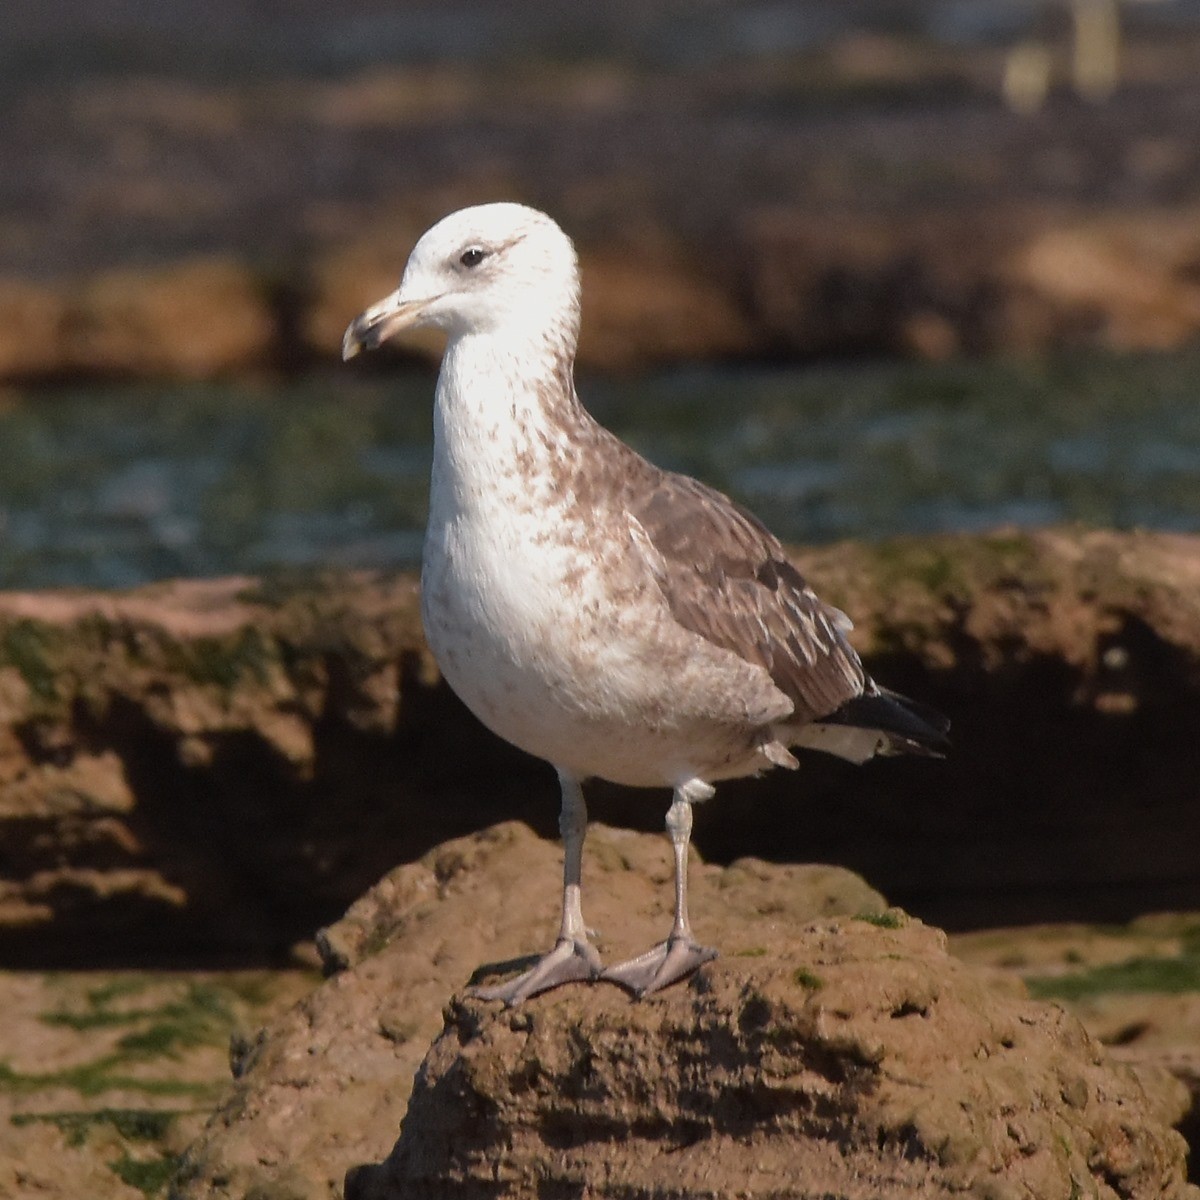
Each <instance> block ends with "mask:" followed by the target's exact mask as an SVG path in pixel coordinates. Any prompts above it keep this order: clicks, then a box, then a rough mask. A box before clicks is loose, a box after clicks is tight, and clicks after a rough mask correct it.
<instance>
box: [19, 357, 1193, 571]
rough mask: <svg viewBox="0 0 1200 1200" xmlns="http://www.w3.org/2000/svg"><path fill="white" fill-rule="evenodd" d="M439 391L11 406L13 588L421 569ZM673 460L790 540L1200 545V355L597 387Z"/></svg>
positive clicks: (46, 399)
mask: <svg viewBox="0 0 1200 1200" xmlns="http://www.w3.org/2000/svg"><path fill="white" fill-rule="evenodd" d="M432 389H433V381H432V378H431V377H429V376H425V375H414V376H403V377H393V378H381V377H371V378H362V377H360V376H356V375H355V374H354V373H353V372H352V371H349V370H347V371H345V372H340V373H336V374H330V375H328V376H321V377H318V378H311V379H308V380H305V381H302V382H298V383H289V384H283V385H259V386H251V385H236V386H235V385H223V386H212V385H206V386H188V387H179V386H170V387H154V386H139V387H133V388H131V387H119V388H116V387H114V388H102V389H100V388H91V389H87V390H74V391H72V390H64V391H59V392H54V393H46V392H38V393H31V394H29V395H22V394H20V393H9V394H8V395H7V397H6V400H7V404H6V407H4V408H3V409H2V410H0V587H5V588H17V587H40V586H48V585H86V586H105V587H114V586H115V587H123V586H129V585H133V584H136V583H140V582H143V581H146V580H152V579H158V578H164V577H168V576H176V575H213V574H221V573H227V572H242V571H251V572H255V571H261V570H265V569H270V568H275V567H306V566H311V565H321V564H335V565H345V566H376V565H378V566H393V565H411V564H413V563H415V562H416V561H417V559H418V557H419V554H420V541H421V532H420V531H421V528H422V525H423V523H424V515H425V503H426V484H427V474H428V467H429V452H430V447H429V438H430V426H431V421H430V405H431V399H432ZM580 390H581V394H582V395H583V398H584V401H585V403H587V404H588V405H589V407H590V408H591V409H592V411H593V412H594V413H595V414H596V415H597V416H598V417H599V418H600V419H601V420H602V421H604V422H605V423H606V424H607V425H609V426H610V427H611V428H612V429H614V430H615V431H616V432H617V433H619V434H620V435H621V436H622V437H624V438H626V439H627V440H628V441H630V442H631V443H633V444H634V445H635V446H636V447H637V448H638V449H639V450H641V451H642V452H643V453H644V454H646V455H647V456H648V457H650V458H651V459H653V460H654V461H656V462H658V463H660V464H662V465H664V466H669V467H673V468H676V469H679V470H684V471H688V472H690V473H692V474H695V475H698V476H700V477H701V478H703V479H705V480H707V481H708V482H710V483H713V484H715V485H716V486H718V487H720V488H723V489H724V490H726V491H728V492H730V493H731V494H732V495H734V496H735V497H737V498H738V499H739V500H741V501H742V502H743V503H745V504H747V505H748V506H749V507H750V508H752V509H754V510H755V511H756V512H758V513H759V515H760V516H762V517H763V518H764V520H766V521H767V522H768V524H770V525H771V526H772V527H773V528H774V529H775V530H777V531H778V532H779V533H780V534H781V536H783V537H784V538H786V539H788V540H793V541H825V540H830V539H834V538H840V537H871V538H876V537H883V536H887V535H890V534H896V533H913V532H932V531H942V530H961V529H981V528H988V527H992V526H996V525H1002V524H1016V525H1025V526H1029V525H1041V524H1047V523H1051V522H1058V521H1064V520H1082V521H1086V522H1091V523H1095V524H1101V525H1111V526H1117V527H1121V528H1129V527H1133V526H1146V527H1151V528H1160V529H1193V528H1200V403H1197V401H1198V398H1200V353H1192V354H1187V355H1177V356H1171V357H1160V358H1136V359H1133V358H1131V359H1114V358H1097V357H1091V358H1086V359H1085V358H1082V357H1081V358H1078V359H1074V360H1070V361H1060V362H1053V363H1048V364H1011V363H1001V364H996V363H977V364H955V365H948V366H936V367H935V366H913V365H873V366H867V367H840V368H835V367H822V368H814V369H803V370H801V369H794V368H793V369H788V370H783V371H767V370H754V371H733V370H727V371H721V372H714V371H705V372H674V373H671V374H668V375H663V376H658V377H655V378H650V379H638V380H630V381H623V382H622V381H612V380H603V381H600V380H593V381H584V382H583V383H582V384H581V389H580Z"/></svg>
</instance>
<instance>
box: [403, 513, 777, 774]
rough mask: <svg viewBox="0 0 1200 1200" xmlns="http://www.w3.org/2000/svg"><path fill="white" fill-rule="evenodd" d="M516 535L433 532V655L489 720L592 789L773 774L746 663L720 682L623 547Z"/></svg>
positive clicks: (557, 535) (447, 527) (425, 577)
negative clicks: (753, 712)
mask: <svg viewBox="0 0 1200 1200" xmlns="http://www.w3.org/2000/svg"><path fill="white" fill-rule="evenodd" d="M502 512H503V510H501V513H502ZM505 526H506V522H505V521H504V520H503V518H502V517H501V518H499V519H497V520H494V521H491V522H487V523H482V522H463V521H455V520H450V521H445V522H438V521H436V520H435V521H431V525H430V529H429V532H428V535H427V540H426V548H425V559H424V564H423V569H422V616H423V619H424V622H425V629H426V636H427V638H428V640H429V644H430V647H431V649H432V651H433V654H434V657H435V658H436V659H437V662H438V665H439V666H440V668H441V670H442V672H443V674H444V676H445V678H446V680H447V682H448V683H449V684H450V686H451V688H453V690H454V691H455V693H456V694H457V695H458V696H459V698H460V699H461V700H462V701H463V702H464V703H465V704H466V706H467V707H468V708H469V709H470V710H471V711H472V712H473V713H474V714H475V716H476V717H478V718H479V720H481V721H482V722H483V723H484V724H485V725H486V726H487V727H488V728H489V729H491V730H492V731H493V732H494V733H496V734H498V735H499V736H500V737H502V738H504V739H505V740H506V741H509V742H511V743H513V744H514V745H516V746H518V747H520V748H521V749H523V750H525V751H527V752H528V753H530V754H534V755H536V756H538V757H540V758H544V759H547V760H548V761H550V762H552V763H554V764H555V765H556V766H559V767H562V768H565V769H567V770H570V771H572V772H573V773H575V774H577V775H579V776H580V777H589V776H599V777H601V778H604V779H609V780H612V781H613V782H617V783H625V784H630V785H633V786H643V787H653V786H664V785H665V786H670V785H672V784H674V783H676V782H678V781H679V780H681V779H685V778H691V777H701V778H704V777H712V778H720V777H725V776H729V775H739V774H745V773H747V772H749V771H753V770H757V769H761V767H762V766H764V765H767V764H766V763H765V762H764V761H761V760H760V759H759V758H758V757H757V755H756V751H755V746H754V743H755V739H756V738H757V737H758V731H757V729H756V727H755V726H754V725H753V722H751V721H748V720H747V710H746V706H745V705H744V704H740V703H739V701H738V700H737V684H738V682H739V680H738V679H736V678H734V676H736V675H737V674H738V668H739V666H740V664H732V665H731V666H730V678H721V679H714V678H713V663H712V662H708V661H706V660H705V656H704V655H703V654H702V653H701V654H697V653H695V652H694V651H695V648H694V647H693V646H692V645H691V644H690V643H689V642H688V641H685V640H681V639H679V638H678V637H674V638H673V637H672V636H669V635H670V634H671V633H672V632H673V631H672V630H669V629H666V628H663V629H659V628H657V625H659V624H663V623H664V622H665V621H666V620H667V619H669V615H668V614H666V612H665V606H664V605H662V603H661V599H660V597H658V596H657V594H656V593H655V592H654V590H653V583H652V582H650V581H647V580H646V579H644V578H643V577H642V575H641V573H640V572H639V571H637V570H636V569H630V566H629V564H628V563H626V562H625V561H623V560H620V553H621V549H620V542H619V541H618V542H616V543H614V542H613V541H612V540H611V539H608V540H607V541H606V543H605V544H606V545H607V546H608V550H607V555H608V557H607V558H606V557H605V553H606V552H605V551H604V550H599V549H597V547H590V548H589V547H588V546H587V545H581V544H580V542H579V538H583V539H584V540H585V541H586V531H572V530H571V529H570V528H569V527H568V526H566V525H564V523H563V522H562V521H560V520H558V519H556V518H555V517H554V514H550V517H549V518H548V519H545V520H542V521H538V522H532V521H531V520H529V519H528V515H527V519H526V520H525V521H523V522H520V523H519V528H517V527H516V526H515V525H514V527H513V528H511V529H510V528H506V527H505ZM576 534H578V537H577V536H576ZM593 550H594V551H596V552H595V553H593V552H592V551H593ZM614 556H615V557H616V558H617V559H618V560H617V561H614ZM724 654H725V652H723V651H720V652H717V655H718V656H721V655H724ZM716 661H717V662H721V659H720V658H719V657H718V658H717V659H716ZM722 665H724V664H723V663H722ZM745 669H746V670H747V671H749V670H750V668H749V667H748V666H747V667H746V668H745ZM714 689H715V694H716V696H717V697H718V699H717V701H714ZM722 706H724V707H722ZM726 709H728V711H726Z"/></svg>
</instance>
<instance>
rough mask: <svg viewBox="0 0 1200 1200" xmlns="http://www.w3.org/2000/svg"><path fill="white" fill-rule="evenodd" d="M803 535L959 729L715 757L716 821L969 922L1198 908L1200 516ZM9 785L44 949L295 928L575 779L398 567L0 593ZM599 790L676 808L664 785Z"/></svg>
mask: <svg viewBox="0 0 1200 1200" xmlns="http://www.w3.org/2000/svg"><path fill="white" fill-rule="evenodd" d="M797 561H798V562H799V563H800V565H801V566H802V568H803V569H804V570H805V572H806V573H807V574H808V575H809V576H810V578H811V579H812V581H813V583H814V584H815V586H816V587H817V588H818V589H819V590H820V591H821V593H822V594H823V595H825V596H827V597H828V598H829V599H830V600H831V601H833V602H834V603H836V604H838V605H839V606H840V607H842V608H844V609H845V610H846V611H847V612H849V613H851V614H852V615H853V617H854V619H855V620H856V621H857V623H858V628H857V630H856V632H855V635H854V636H855V638H856V639H857V644H858V646H859V647H860V649H861V650H862V652H863V653H864V655H865V656H866V658H867V660H868V663H869V665H870V667H871V669H872V670H873V671H874V672H875V674H876V675H877V676H878V677H879V678H880V679H881V680H883V681H884V682H886V683H888V684H890V685H892V686H894V687H897V688H899V689H901V690H903V691H906V692H908V693H910V694H912V695H915V696H919V697H921V698H922V699H923V700H925V701H927V702H928V703H931V704H935V705H937V706H938V707H940V708H941V709H943V710H944V711H945V712H947V713H949V714H950V715H951V716H952V718H953V720H954V739H955V750H954V754H953V755H952V756H951V757H950V758H949V759H948V760H947V761H946V762H944V763H934V764H930V763H923V762H918V763H912V762H900V761H891V762H885V763H881V764H871V765H868V766H867V767H865V768H861V769H857V768H853V767H850V766H849V765H847V764H843V763H840V762H836V761H833V760H825V759H823V758H821V757H820V756H813V757H812V758H811V759H806V761H805V763H804V769H803V771H802V772H801V774H800V776H799V777H797V776H794V775H792V774H791V773H785V772H776V773H774V774H773V775H770V776H767V777H765V778H764V779H761V780H750V781H739V782H738V783H734V784H730V785H727V786H723V787H722V788H721V789H720V794H719V796H718V798H717V800H716V801H714V802H713V803H712V804H709V805H705V806H702V807H701V808H700V809H699V810H698V812H697V824H696V843H697V845H698V847H699V848H700V849H701V851H702V852H703V853H705V854H706V855H707V856H708V857H709V858H710V859H713V860H715V861H720V862H726V863H727V862H729V861H731V860H733V859H735V858H737V857H740V856H744V855H753V854H759V855H762V854H764V853H766V854H770V856H771V857H773V858H777V859H781V860H790V861H814V860H815V861H825V862H836V863H841V864H843V865H846V866H848V867H850V868H852V869H854V870H857V871H859V872H861V873H863V874H864V875H865V876H866V877H867V878H869V879H870V880H871V882H872V883H873V884H874V885H876V886H878V887H880V888H881V889H883V890H884V892H885V893H886V894H888V895H889V897H890V898H891V899H893V900H895V901H897V902H899V903H901V904H903V905H904V906H905V907H906V908H909V909H913V910H915V911H917V912H918V913H920V915H921V916H922V917H923V918H925V919H928V920H932V921H936V922H938V923H939V924H944V925H948V926H950V927H952V928H964V927H971V926H976V927H978V926H995V925H1000V924H1011V923H1013V922H1016V921H1028V920H1031V919H1032V920H1055V919H1057V920H1062V919H1084V920H1093V921H1094V920H1117V919H1127V918H1129V917H1131V916H1134V915H1137V914H1139V913H1143V912H1148V911H1155V910H1173V911H1184V910H1194V909H1196V908H1200V867H1198V865H1197V861H1196V857H1195V854H1194V852H1193V848H1194V846H1195V845H1196V844H1197V840H1198V839H1200V825H1198V824H1197V822H1198V821H1200V815H1198V814H1200V810H1197V808H1196V805H1195V803H1194V797H1193V790H1192V786H1191V781H1192V780H1194V779H1195V778H1196V777H1197V775H1198V774H1200V706H1197V704H1196V703H1195V699H1196V695H1197V691H1198V690H1200V600H1197V596H1198V595H1200V590H1198V588H1197V584H1198V583H1200V539H1196V538H1190V537H1182V536H1169V535H1151V534H1115V533H1107V532H1100V531H1091V532H1089V531H1079V530H1055V531H1047V532H1042V533H1037V534H994V535H987V536H980V537H947V538H937V539H928V540H916V541H897V542H889V543H885V544H882V545H879V546H874V547H872V546H865V545H857V544H845V545H840V546H834V547H827V548H824V549H820V550H813V551H807V552H802V553H800V554H799V555H798V560H797ZM0 785H2V786H0V846H3V856H4V857H3V868H4V869H3V872H2V879H0V950H2V952H3V953H4V955H5V956H6V959H7V961H8V962H10V963H13V962H21V961H24V962H29V963H36V964H40V965H53V964H54V963H62V962H73V963H75V964H77V965H81V964H84V963H88V964H91V965H96V964H98V963H109V964H119V963H126V962H135V961H143V962H144V961H157V962H162V961H163V955H164V954H165V955H167V956H168V958H169V960H171V961H176V960H178V959H179V958H180V957H187V958H188V959H189V961H193V962H195V961H198V960H201V959H203V958H205V956H207V958H208V960H209V961H213V960H216V961H230V960H237V959H239V958H240V959H242V960H247V959H249V960H253V961H258V962H262V961H278V960H279V959H281V958H283V957H285V956H286V955H287V953H288V949H289V947H290V946H291V945H292V944H293V943H294V942H296V941H298V940H300V939H303V938H306V937H310V936H311V931H312V930H313V929H315V928H316V927H317V926H319V925H320V924H322V923H325V922H328V921H330V920H332V919H334V918H335V917H336V916H337V915H338V914H339V913H340V912H341V911H343V910H344V909H345V907H346V906H347V905H349V904H350V903H351V902H352V901H353V899H354V898H355V897H356V896H358V895H361V894H362V893H363V892H364V891H365V890H366V889H367V888H368V887H369V886H370V885H371V884H372V883H373V882H374V881H375V880H377V879H379V878H380V877H381V876H382V875H384V874H385V873H386V872H387V871H388V870H389V869H390V868H391V867H392V866H393V865H395V864H396V863H400V862H411V861H413V860H414V859H416V858H418V857H419V856H420V855H421V854H423V853H425V852H426V851H428V850H429V849H430V848H431V847H433V846H435V845H438V844H440V843H442V842H444V841H446V840H447V839H449V838H452V837H456V836H461V835H463V834H465V833H468V832H470V831H471V830H477V829H481V828H484V827H486V826H488V825H490V824H492V823H494V822H496V821H498V820H503V819H509V818H514V819H520V820H523V821H525V822H526V823H527V824H529V825H530V826H531V827H532V828H534V829H536V830H538V831H539V832H541V833H543V834H544V835H546V836H548V837H553V836H554V835H555V816H556V807H557V801H556V792H555V786H554V782H553V777H552V775H551V773H550V772H549V770H548V768H546V767H545V766H544V764H541V763H537V762H535V761H534V760H532V759H529V758H527V757H525V756H523V755H521V754H519V753H517V752H516V751H514V750H512V749H511V748H509V747H507V746H505V745H503V744H501V743H500V742H499V741H497V739H495V738H493V737H491V735H489V734H488V733H487V732H486V731H485V730H483V729H482V728H481V727H480V726H479V725H478V724H477V723H476V722H475V721H474V720H473V719H472V718H471V717H470V716H469V714H467V713H466V712H465V710H464V709H463V708H462V707H461V706H460V705H459V704H458V702H457V700H456V699H455V698H454V697H453V696H452V695H451V693H450V692H449V690H448V689H447V688H446V687H445V686H444V685H443V684H442V683H441V682H440V680H439V678H438V675H437V671H436V668H435V666H434V664H433V662H432V660H431V659H430V657H429V654H428V651H427V649H426V647H425V644H424V641H423V639H422V637H421V633H420V622H419V617H418V613H417V587H416V581H415V580H414V579H413V578H411V577H408V576H378V575H337V576H321V577H314V578H309V579H306V580H303V581H293V582H292V583H289V584H285V583H283V582H280V581H275V582H273V583H262V582H259V581H254V580H247V579H242V580H239V579H229V580H216V581H208V582H200V581H197V582H191V583H186V582H185V583H175V584H164V585H158V586H155V587H150V588H145V589H141V590H138V591H134V592H129V593H123V594H106V593H68V592H55V593H40V594H15V593H14V594H8V595H2V596H0ZM590 803H591V805H592V810H593V813H594V815H595V816H597V817H598V818H600V819H602V820H606V821H609V822H611V823H614V824H620V825H624V826H630V827H634V828H640V829H646V830H658V829H661V823H662V815H663V812H664V811H665V797H658V796H655V795H652V794H649V793H646V792H640V791H626V790H621V789H617V788H611V787H602V786H597V787H596V788H595V789H594V790H593V791H592V795H591V798H590Z"/></svg>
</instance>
